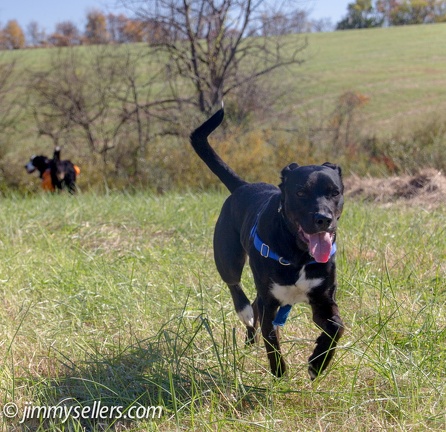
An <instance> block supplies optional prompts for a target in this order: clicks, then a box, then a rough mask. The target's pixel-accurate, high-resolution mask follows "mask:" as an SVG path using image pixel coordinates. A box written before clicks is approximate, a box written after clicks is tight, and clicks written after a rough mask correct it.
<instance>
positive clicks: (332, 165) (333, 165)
mask: <svg viewBox="0 0 446 432" xmlns="http://www.w3.org/2000/svg"><path fill="white" fill-rule="evenodd" d="M322 166H326V167H328V168H331V169H333V170H336V171H337V172H338V174H339V177H342V170H341V167H340V166H339V165H335V164H332V163H331V162H325V163H323V164H322Z"/></svg>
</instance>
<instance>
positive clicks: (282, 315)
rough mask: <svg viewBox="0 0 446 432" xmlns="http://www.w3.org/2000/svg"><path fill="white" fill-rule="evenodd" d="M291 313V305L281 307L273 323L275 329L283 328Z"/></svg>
mask: <svg viewBox="0 0 446 432" xmlns="http://www.w3.org/2000/svg"><path fill="white" fill-rule="evenodd" d="M290 311H291V305H285V306H280V308H279V310H278V311H277V314H276V317H275V318H274V321H273V326H274V327H277V326H279V327H283V326H284V325H285V323H286V320H287V318H288V315H289V314H290Z"/></svg>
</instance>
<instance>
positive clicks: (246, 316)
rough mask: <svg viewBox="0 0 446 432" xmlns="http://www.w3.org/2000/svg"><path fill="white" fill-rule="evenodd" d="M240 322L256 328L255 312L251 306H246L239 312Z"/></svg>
mask: <svg viewBox="0 0 446 432" xmlns="http://www.w3.org/2000/svg"><path fill="white" fill-rule="evenodd" d="M237 315H238V317H239V318H240V321H241V322H242V323H243V324H245V325H246V326H249V327H254V311H253V309H252V306H251V305H247V306H245V307H244V308H243V309H242V310H241V311H239V312H237Z"/></svg>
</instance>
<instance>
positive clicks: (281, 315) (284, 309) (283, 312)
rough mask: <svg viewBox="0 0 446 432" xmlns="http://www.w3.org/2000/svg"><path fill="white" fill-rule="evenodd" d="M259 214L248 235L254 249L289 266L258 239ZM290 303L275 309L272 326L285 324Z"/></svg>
mask: <svg viewBox="0 0 446 432" xmlns="http://www.w3.org/2000/svg"><path fill="white" fill-rule="evenodd" d="M259 216H260V213H259V215H258V216H257V219H256V222H255V223H254V226H253V227H252V229H251V233H250V237H251V238H252V239H253V245H254V247H255V248H256V250H257V251H258V252H259V253H260V255H261V256H262V257H264V258H271V259H273V260H274V261H277V262H279V264H282V265H283V266H289V265H291V262H290V261H288V260H287V259H285V258H284V257H281V256H280V255H278V254H277V253H276V252H274V251H272V250H271V248H270V247H269V246H268V245H267V244H266V243H263V241H262V240H261V239H260V237H259V235H258V234H257V223H258V220H259ZM336 249H337V248H336V243H333V245H332V247H331V251H330V258H331V257H332V256H333V255H334V254H335V253H336ZM309 264H317V261H315V260H313V261H310V262H309V263H307V264H306V265H309ZM291 307H292V306H291V305H284V306H280V308H279V310H278V311H277V314H276V317H275V318H274V321H273V326H274V327H277V326H279V327H283V326H284V325H285V322H286V320H287V318H288V315H289V314H290V311H291Z"/></svg>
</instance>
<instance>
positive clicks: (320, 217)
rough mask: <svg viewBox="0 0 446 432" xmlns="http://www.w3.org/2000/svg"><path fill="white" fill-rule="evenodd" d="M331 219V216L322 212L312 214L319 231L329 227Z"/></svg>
mask: <svg viewBox="0 0 446 432" xmlns="http://www.w3.org/2000/svg"><path fill="white" fill-rule="evenodd" d="M332 220H333V219H332V218H331V217H329V216H327V215H324V214H322V213H316V214H315V215H314V223H315V224H316V226H317V227H318V228H319V229H320V230H321V231H325V230H327V229H328V228H329V227H330V225H331V222H332Z"/></svg>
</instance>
